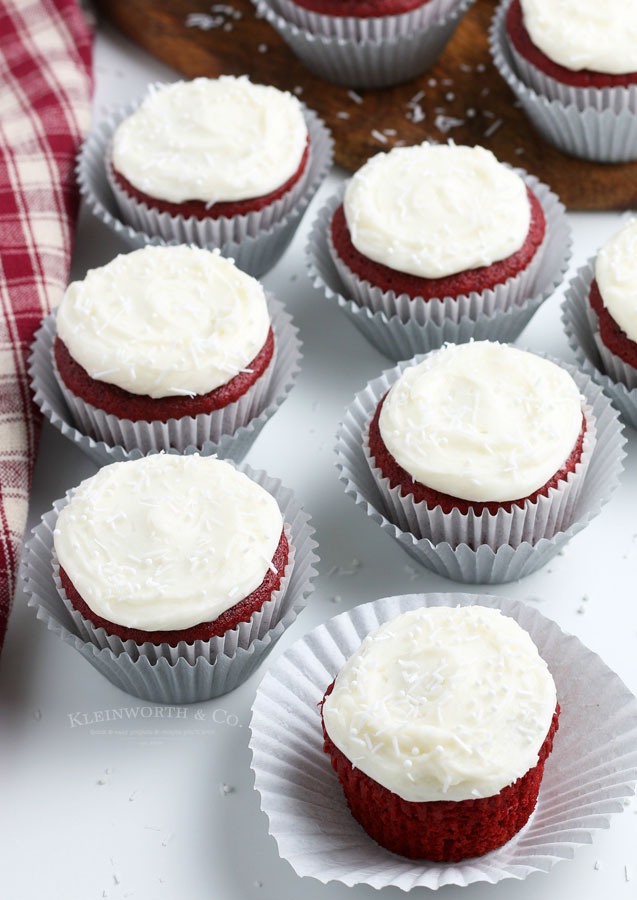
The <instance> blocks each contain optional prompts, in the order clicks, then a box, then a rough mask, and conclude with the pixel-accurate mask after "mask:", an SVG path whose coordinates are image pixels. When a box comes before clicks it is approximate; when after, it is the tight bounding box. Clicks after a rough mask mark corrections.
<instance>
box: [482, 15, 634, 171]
mask: <svg viewBox="0 0 637 900" xmlns="http://www.w3.org/2000/svg"><path fill="white" fill-rule="evenodd" d="M510 3H511V0H502V3H501V4H500V6H499V7H498V9H497V10H496V12H495V15H494V17H493V22H492V23H491V28H490V30H489V44H490V48H491V55H492V57H493V61H494V63H495V66H496V68H497V69H498V71H499V72H500V74H501V75H502V77H503V78H504V80H505V81H506V82H507V84H508V85H509V87H510V88H511V90H512V91H513V93H514V94H515V95H516V97H517V99H518V101H519V103H520V105H521V106H522V108H523V109H524V112H525V113H526V115H527V116H528V117H529V119H530V120H531V123H532V125H533V126H534V127H535V128H536V129H537V131H539V133H540V134H541V135H542V137H543V138H544V139H545V140H547V141H549V143H551V144H554V145H555V146H556V147H557V148H558V149H559V150H562V151H563V152H564V153H569V154H571V155H572V156H580V157H583V158H584V159H589V160H592V161H594V162H628V161H629V160H633V159H637V109H636V108H635V106H634V105H633V103H634V100H633V99H632V98H633V97H635V98H637V93H635V94H633V93H632V92H631V91H630V90H628V89H624V88H620V89H619V90H620V91H622V90H625V91H626V95H625V96H624V95H621V94H617V95H614V94H613V95H612V98H611V97H610V96H609V97H608V98H607V99H608V102H609V103H610V104H611V105H610V106H604V103H603V96H602V97H601V98H600V99H599V100H597V101H596V102H595V103H591V102H590V98H588V99H587V100H586V107H585V108H579V107H578V105H577V102H578V100H577V98H575V102H569V103H564V102H562V101H561V100H559V99H550V97H546V96H543V95H542V94H539V93H537V91H535V90H533V88H532V87H529V86H528V85H527V84H525V83H524V81H523V80H522V79H521V78H520V77H518V75H517V74H516V60H515V58H514V53H513V49H512V47H511V42H510V41H509V39H508V36H507V30H506V15H507V10H508V8H509V5H510ZM527 74H528V73H527ZM580 90H581V89H580ZM604 90H606V91H616V90H618V89H617V88H606V89H602V90H601V94H602V95H603V94H604ZM579 102H580V103H582V102H584V101H583V100H582V99H581V98H580V99H579ZM602 107H603V108H602Z"/></svg>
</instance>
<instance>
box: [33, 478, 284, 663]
mask: <svg viewBox="0 0 637 900" xmlns="http://www.w3.org/2000/svg"><path fill="white" fill-rule="evenodd" d="M72 493H73V492H72V491H67V494H66V497H65V498H64V500H63V501H58V502H57V511H58V514H59V513H60V512H61V511H62V509H64V507H65V506H66V505H67V503H68V502H69V500H70V499H71V496H72ZM284 531H285V536H286V538H287V540H288V546H289V552H288V561H287V565H286V567H285V571H284V573H283V575H282V577H281V586H280V588H279V589H278V590H277V591H274V592H273V594H272V596H271V597H270V599H269V600H266V602H265V603H264V604H263V605H262V607H261V608H260V609H259V610H257V611H256V612H254V613H253V614H252V615H251V616H250V619H249V620H248V621H247V622H239V624H238V625H237V626H236V627H235V628H232V629H231V630H230V631H227V632H226V633H225V634H223V635H221V636H217V637H213V638H211V639H210V640H208V641H201V640H197V641H193V642H192V643H191V644H187V643H186V642H185V641H180V642H179V643H178V644H176V645H175V646H174V647H171V646H170V645H169V644H152V643H150V641H146V642H144V643H142V644H137V643H135V641H133V640H127V641H123V640H122V639H121V638H119V637H117V635H113V634H108V633H107V632H106V631H105V629H104V628H101V627H100V628H97V627H96V626H95V625H93V623H92V622H91V621H89V620H88V619H85V618H84V616H83V615H82V614H81V613H80V612H78V610H76V609H75V608H74V606H73V604H72V603H71V601H70V600H69V598H68V595H67V593H66V591H65V590H64V587H63V586H62V581H61V578H60V563H59V561H58V557H57V554H56V552H55V548H53V550H52V553H51V564H52V568H53V581H54V582H55V587H56V590H57V592H58V594H59V595H60V598H61V600H62V602H63V603H64V605H65V607H66V609H67V611H68V613H69V615H70V616H71V618H72V619H73V624H74V625H75V628H76V631H77V634H78V635H79V637H80V638H81V639H82V640H83V641H89V642H90V643H92V644H94V645H95V646H96V647H98V648H99V649H100V650H101V649H103V648H105V647H107V648H108V649H109V650H110V651H111V652H112V653H113V654H114V655H115V656H120V655H121V654H122V653H126V654H128V656H130V658H131V659H132V660H136V659H139V657H140V656H145V657H146V659H147V660H148V661H149V662H150V663H155V662H157V660H158V659H167V660H168V661H169V662H170V663H171V664H172V665H174V664H175V663H176V662H177V660H178V659H185V660H186V662H188V663H189V664H190V665H191V666H193V665H194V664H195V663H196V661H197V659H199V658H200V657H203V658H204V659H205V660H206V661H207V662H209V663H214V662H215V660H216V659H217V657H218V656H220V655H222V654H223V655H224V656H233V654H234V653H236V651H237V648H239V647H241V648H242V649H243V650H247V649H248V647H249V646H250V644H251V643H252V642H253V641H256V640H263V638H265V636H266V634H267V633H268V631H270V630H271V629H272V628H274V627H275V626H276V623H277V622H278V620H279V617H280V614H281V607H282V605H283V601H284V599H285V593H286V591H287V589H288V585H289V583H290V578H291V576H292V571H293V569H294V557H295V552H296V551H295V548H294V544H293V543H292V535H291V533H290V528H289V526H288V524H287V523H284Z"/></svg>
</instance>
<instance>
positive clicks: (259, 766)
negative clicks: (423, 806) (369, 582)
mask: <svg viewBox="0 0 637 900" xmlns="http://www.w3.org/2000/svg"><path fill="white" fill-rule="evenodd" d="M476 603H477V604H480V605H482V606H488V607H492V608H495V609H500V610H502V612H503V613H504V615H506V616H510V617H511V618H513V619H515V621H516V622H518V624H519V625H520V626H521V627H522V628H524V629H525V630H526V631H527V632H528V633H529V634H530V636H531V638H532V640H533V642H534V643H535V645H536V646H537V648H538V651H539V653H540V655H541V656H542V658H543V659H544V660H545V661H546V663H547V665H548V667H549V670H550V672H551V674H552V675H553V678H554V680H555V684H556V688H557V696H558V699H559V702H560V707H561V714H560V723H559V725H560V727H559V730H558V732H557V734H556V736H555V742H554V745H553V752H552V753H551V755H550V756H549V758H548V760H547V761H546V765H545V769H544V777H543V780H542V784H541V787H540V792H539V796H538V801H537V806H536V809H535V811H534V813H533V816H532V818H531V819H530V821H529V822H528V823H527V825H526V826H525V827H524V828H523V829H522V830H521V831H520V832H518V834H517V835H515V836H514V837H513V838H512V840H511V841H509V842H508V843H507V844H505V845H504V846H503V847H501V848H499V849H498V850H494V851H493V852H491V853H487V854H486V855H484V856H480V857H476V858H474V859H470V860H464V861H462V862H459V863H450V864H444V863H432V862H427V861H426V860H411V859H405V858H403V857H400V856H397V855H395V854H393V853H390V852H389V851H387V850H385V849H384V848H382V847H380V846H379V845H378V844H376V843H375V842H374V841H373V840H372V839H371V838H370V837H369V836H368V835H367V834H366V833H365V832H364V831H363V829H362V828H361V827H360V825H358V823H357V822H356V821H355V819H354V818H353V817H352V815H351V813H350V812H349V810H348V808H347V803H346V801H345V798H344V796H343V791H342V788H341V786H340V784H339V782H338V779H337V777H336V775H335V773H334V771H333V770H332V767H331V765H330V760H329V757H328V756H327V755H326V754H325V753H324V752H323V733H322V729H321V716H320V711H319V708H318V706H317V704H318V703H319V701H320V700H321V698H322V696H323V694H324V692H325V690H326V688H327V687H328V685H329V684H330V683H331V682H332V681H333V679H334V677H335V676H336V674H337V673H338V671H339V670H340V669H341V668H342V666H343V664H344V663H345V661H346V660H347V659H348V658H349V656H351V654H352V653H353V652H354V651H355V650H357V649H358V647H359V646H360V643H361V641H362V640H363V638H364V637H365V636H366V635H367V634H369V632H370V631H372V630H373V629H374V628H376V627H378V626H379V625H380V624H382V623H384V622H386V621H388V620H389V619H391V618H393V617H395V616H397V615H399V614H401V613H403V612H407V611H408V610H412V609H418V608H420V607H422V606H458V605H460V606H468V605H472V604H476ZM591 685H595V694H596V697H597V698H599V702H600V703H601V707H600V705H599V704H598V703H591ZM250 728H251V737H250V749H251V751H252V769H253V771H254V774H255V787H256V789H257V791H258V792H259V794H260V798H261V809H262V810H263V811H264V812H265V813H266V815H267V817H268V830H269V832H270V834H271V835H272V836H273V837H274V839H275V840H276V842H277V846H278V850H279V853H280V855H281V857H282V858H283V859H286V860H287V861H288V862H289V863H290V865H291V866H292V867H293V869H294V871H295V872H296V873H297V875H299V876H307V877H310V878H315V879H317V880H318V881H320V882H322V883H323V884H327V883H329V882H333V881H339V882H341V883H343V884H346V885H348V886H350V887H353V886H354V885H357V884H365V885H369V887H372V888H376V889H380V888H384V887H389V886H390V885H393V886H394V887H397V888H400V889H401V890H404V891H410V890H412V889H414V888H428V889H430V890H437V889H438V888H441V887H443V886H444V885H450V884H454V885H459V886H467V885H469V884H473V883H476V882H488V883H490V884H495V883H497V882H499V881H502V880H504V879H507V878H513V879H518V880H520V879H523V878H526V877H527V876H529V875H530V874H532V873H533V872H548V871H549V870H550V869H552V868H553V866H555V865H556V864H557V863H558V862H560V861H561V860H564V859H572V858H573V856H574V853H575V850H576V848H577V847H578V846H580V845H582V844H588V843H591V841H592V840H593V836H594V834H595V832H596V831H598V830H599V829H603V828H608V827H609V825H610V817H611V815H612V814H614V813H620V812H622V810H623V809H624V804H623V803H622V800H623V799H624V798H629V797H631V796H633V794H634V790H635V780H636V779H637V749H636V748H637V700H636V699H635V697H634V696H633V695H632V694H631V692H630V691H629V690H628V688H627V687H626V685H625V684H624V683H623V682H622V681H621V679H620V678H619V676H618V675H616V674H615V673H614V672H613V671H612V670H611V669H609V668H608V666H607V665H606V664H605V663H604V662H603V661H602V660H601V659H600V657H599V656H597V654H595V653H593V651H592V650H589V649H588V648H587V647H585V646H584V645H583V644H582V643H580V641H579V640H578V638H576V637H574V636H573V635H569V634H565V633H564V632H563V631H561V629H560V628H559V626H558V625H557V624H556V623H555V622H553V621H552V620H551V619H547V618H546V617H545V616H543V615H542V614H541V613H540V612H538V610H537V609H534V608H532V607H530V606H526V605H525V604H523V603H521V602H520V601H517V600H509V599H506V598H503V597H494V596H489V595H479V596H478V595H475V594H460V593H450V594H406V595H403V596H398V597H386V598H383V599H382V600H376V601H375V602H372V603H365V604H363V605H362V606H357V607H355V608H354V609H352V610H350V611H349V612H345V613H342V614H341V615H339V616H336V617H334V618H332V619H329V620H328V621H327V622H325V623H324V624H322V625H319V626H318V627H317V628H314V629H313V630H312V631H310V632H309V633H308V634H306V635H304V637H302V638H301V639H300V640H298V641H297V642H296V643H295V644H293V645H292V647H290V648H289V649H288V650H286V652H285V653H284V654H282V655H281V656H279V658H278V659H277V660H276V662H275V663H274V664H273V665H272V666H271V667H270V668H269V669H268V671H267V672H266V674H265V676H264V678H263V679H262V681H261V684H260V685H259V687H258V690H257V695H256V698H255V701H254V704H253V707H252V720H251V723H250Z"/></svg>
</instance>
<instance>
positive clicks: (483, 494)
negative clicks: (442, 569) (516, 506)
mask: <svg viewBox="0 0 637 900" xmlns="http://www.w3.org/2000/svg"><path fill="white" fill-rule="evenodd" d="M379 428H380V433H381V436H382V438H383V441H384V443H385V446H386V447H387V449H388V450H389V452H390V453H391V454H392V456H393V457H394V459H395V460H396V461H397V462H398V463H399V465H401V466H402V467H403V469H405V471H407V472H408V473H409V474H410V475H411V476H412V478H413V479H414V480H415V481H419V482H420V483H421V484H424V485H427V487H430V488H433V489H434V490H437V491H441V492H443V493H445V494H450V495H451V496H452V497H460V498H463V499H465V500H472V501H475V502H487V501H500V502H502V501H506V500H519V499H521V498H522V497H527V496H529V495H530V494H532V493H533V492H534V491H536V490H538V488H540V487H542V486H543V485H544V484H546V482H547V481H548V480H549V479H550V478H552V476H553V475H555V473H556V472H558V471H559V469H560V468H561V467H562V465H563V464H564V462H565V461H566V460H567V459H568V457H569V456H570V454H571V453H572V451H573V448H574V446H575V443H576V441H577V437H578V435H579V433H580V431H581V428H582V401H581V397H580V394H579V391H578V389H577V385H576V384H575V382H574V381H573V379H572V378H571V376H570V375H569V374H568V372H566V371H565V370H564V369H562V368H560V367H559V366H557V365H555V363H552V362H549V361H548V360H546V359H541V358H540V357H539V356H535V355H534V354H533V353H526V352H524V351H522V350H516V349H515V348H514V347H510V346H508V345H506V344H497V343H491V342H489V341H479V342H475V343H469V344H458V345H456V344H448V345H447V346H446V347H443V348H442V349H441V350H438V351H436V352H434V353H430V354H429V355H428V356H427V358H426V359H425V360H423V362H421V363H420V364H419V365H416V366H410V367H409V368H407V369H405V371H404V372H403V374H402V375H401V377H400V378H399V379H398V381H396V382H395V383H394V385H393V386H392V387H391V389H390V391H389V393H388V395H387V397H386V399H385V402H384V404H383V408H382V410H381V414H380V418H379Z"/></svg>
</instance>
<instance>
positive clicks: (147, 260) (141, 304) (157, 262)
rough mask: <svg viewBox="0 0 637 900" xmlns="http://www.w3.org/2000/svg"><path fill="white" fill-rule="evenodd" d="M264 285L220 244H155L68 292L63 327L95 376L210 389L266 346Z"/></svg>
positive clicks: (152, 393) (155, 390)
mask: <svg viewBox="0 0 637 900" xmlns="http://www.w3.org/2000/svg"><path fill="white" fill-rule="evenodd" d="M269 329H270V318H269V314H268V308H267V304H266V299H265V293H264V290H263V287H262V286H261V285H260V284H259V282H258V281H256V279H254V278H252V277H250V276H249V275H246V274H245V272H242V271H241V270H240V269H238V268H237V267H236V266H235V265H234V263H233V262H232V260H230V259H226V258H225V257H223V256H221V255H220V254H219V252H218V251H214V252H212V253H211V252H210V251H208V250H201V249H200V248H198V247H187V246H178V247H154V246H147V247H144V248H143V249H141V250H135V251H134V252H133V253H126V254H122V255H120V256H117V257H116V258H115V259H114V260H112V261H111V262H110V263H108V264H107V265H105V266H102V267H101V268H99V269H90V270H89V271H88V272H87V273H86V277H85V278H84V280H83V281H74V282H73V283H72V284H70V285H69V287H68V288H67V289H66V292H65V294H64V297H63V299H62V302H61V304H60V307H59V310H58V316H57V331H58V335H59V337H60V338H61V339H62V341H64V343H65V345H66V347H67V349H68V351H69V353H70V354H71V356H72V357H73V358H74V359H75V360H76V362H78V363H79V364H80V365H81V366H83V367H84V368H85V369H86V371H87V372H88V373H89V375H90V376H91V377H92V378H94V379H96V380H98V381H105V382H108V383H109V384H114V385H117V386H118V387H120V388H123V389H124V390H126V391H129V392H130V393H132V394H144V395H146V396H149V397H153V398H158V397H167V396H193V395H195V394H206V393H208V392H209V391H212V390H214V389H215V388H217V387H220V386H221V385H223V384H226V383H227V382H228V381H230V380H231V379H232V378H234V377H235V375H237V374H238V373H239V372H241V371H244V370H245V368H246V367H247V366H248V364H249V363H251V362H252V360H253V359H254V358H255V357H256V356H257V354H258V353H259V351H260V350H261V349H262V348H263V346H264V344H265V342H266V340H267V336H268V331H269Z"/></svg>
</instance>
